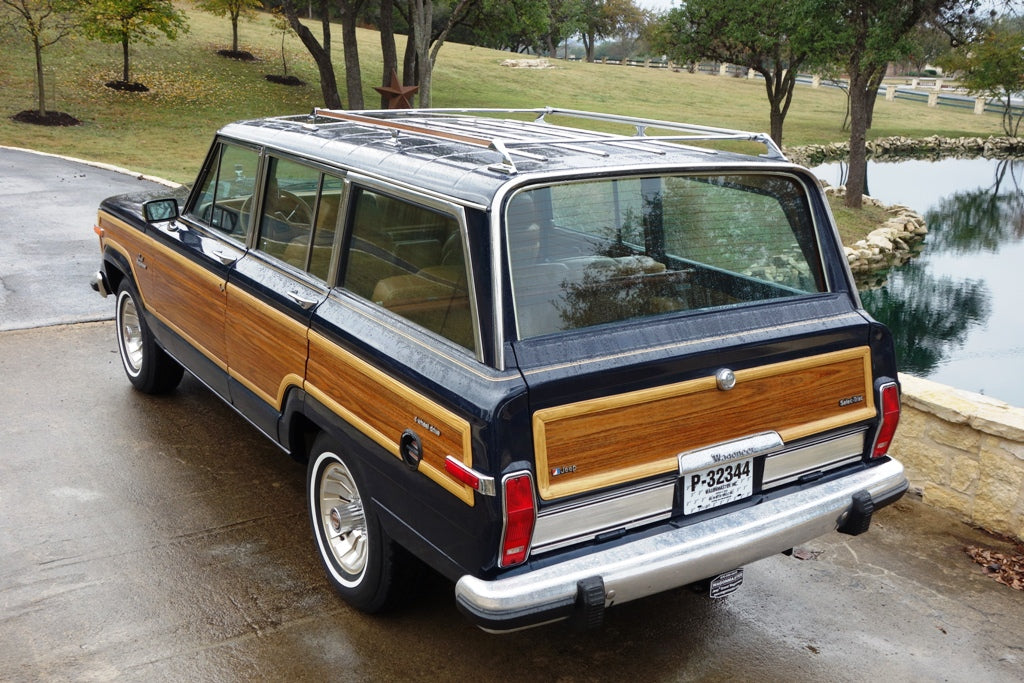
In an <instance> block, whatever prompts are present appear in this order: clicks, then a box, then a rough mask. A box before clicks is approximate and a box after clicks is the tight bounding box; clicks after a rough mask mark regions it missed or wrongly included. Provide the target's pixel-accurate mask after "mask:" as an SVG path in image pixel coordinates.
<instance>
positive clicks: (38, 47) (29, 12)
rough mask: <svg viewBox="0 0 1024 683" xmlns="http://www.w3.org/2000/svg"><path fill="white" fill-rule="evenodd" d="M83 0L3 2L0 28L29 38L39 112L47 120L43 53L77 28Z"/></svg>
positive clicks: (0, 10)
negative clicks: (17, 31) (21, 33)
mask: <svg viewBox="0 0 1024 683" xmlns="http://www.w3.org/2000/svg"><path fill="white" fill-rule="evenodd" d="M83 4H84V3H83V2H82V1H81V0H0V24H4V25H10V26H12V27H14V28H15V29H20V30H22V31H24V32H25V33H27V34H28V36H29V39H30V40H31V41H32V50H33V52H34V54H35V59H36V93H37V96H36V108H37V110H38V113H39V116H41V117H45V116H46V87H45V86H46V83H45V79H44V71H43V50H44V49H46V48H48V47H50V46H51V45H53V44H55V43H57V42H59V41H61V40H63V39H64V38H66V37H67V36H68V35H69V34H71V33H72V32H73V31H74V30H75V28H76V27H77V24H78V19H77V11H78V10H79V9H80V8H81V6H82V5H83Z"/></svg>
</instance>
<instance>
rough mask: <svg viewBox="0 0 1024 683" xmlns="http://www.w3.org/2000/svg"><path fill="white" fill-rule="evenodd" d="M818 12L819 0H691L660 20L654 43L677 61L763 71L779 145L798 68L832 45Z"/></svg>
mask: <svg viewBox="0 0 1024 683" xmlns="http://www.w3.org/2000/svg"><path fill="white" fill-rule="evenodd" d="M815 10H816V3H815V2H813V1H811V2H803V1H801V0H689V2H687V3H686V4H685V5H683V6H682V7H679V8H676V9H673V10H670V11H669V12H668V13H667V14H666V15H665V17H664V18H663V19H662V20H661V21H660V22H657V27H656V29H655V31H654V36H653V43H654V45H655V47H656V49H658V50H659V51H661V52H664V53H666V54H668V55H669V56H670V57H672V58H673V59H674V60H676V61H679V62H692V61H696V60H700V59H710V60H713V61H716V62H728V63H730V64H738V65H741V66H745V67H747V68H748V69H753V70H754V71H756V72H757V73H759V74H761V76H763V77H764V86H765V91H766V92H767V95H768V103H769V108H770V122H771V123H770V125H771V136H772V139H773V140H774V141H775V144H777V145H779V146H780V147H781V146H782V127H783V124H784V122H785V120H786V114H787V113H788V111H789V107H790V104H791V103H792V101H793V90H794V88H795V86H796V77H797V73H798V70H799V69H800V67H801V66H802V65H803V64H804V63H805V62H807V61H808V59H811V58H813V57H816V56H819V55H821V54H823V53H824V52H825V51H826V49H827V46H828V44H829V43H828V37H827V35H825V34H823V33H821V32H820V31H819V30H818V28H817V25H816V23H815V22H814V21H813V17H814V16H815Z"/></svg>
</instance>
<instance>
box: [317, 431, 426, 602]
mask: <svg viewBox="0 0 1024 683" xmlns="http://www.w3.org/2000/svg"><path fill="white" fill-rule="evenodd" d="M306 492H307V497H308V503H309V516H310V522H311V523H312V526H313V537H314V539H315V540H316V547H317V551H318V552H319V554H320V560H321V562H322V563H323V565H324V569H325V570H326V571H327V577H328V579H329V580H330V582H331V584H332V585H333V586H334V589H335V590H336V591H337V592H338V593H339V594H340V595H341V597H342V598H343V599H344V600H345V601H346V602H347V603H348V604H350V605H351V606H353V607H355V608H356V609H358V610H360V611H362V612H366V613H368V614H373V613H376V612H381V611H384V610H387V609H390V608H393V607H395V606H397V603H398V602H399V601H400V599H401V598H402V597H403V596H404V591H402V586H401V585H400V584H401V583H402V582H401V581H400V580H399V579H398V577H399V576H400V575H402V574H403V571H402V570H403V568H404V567H406V566H408V564H409V562H408V560H410V559H411V558H409V557H406V556H405V551H404V550H403V549H401V548H399V547H398V545H397V544H396V543H395V542H394V541H392V540H391V538H389V537H388V535H387V534H386V533H385V531H384V530H383V529H382V528H381V526H380V522H379V520H378V518H377V514H376V511H375V510H374V507H373V504H372V501H371V499H370V497H369V495H368V489H367V482H366V481H365V479H363V478H362V477H361V476H360V473H359V470H358V469H356V465H355V463H354V462H352V458H351V457H350V456H348V455H347V454H343V453H341V451H340V449H338V448H337V447H336V446H335V445H334V443H333V442H332V441H331V440H330V439H328V438H327V437H326V435H324V434H321V435H320V436H318V437H317V439H316V441H315V442H314V443H313V448H312V449H311V451H310V457H309V466H308V469H307V473H306Z"/></svg>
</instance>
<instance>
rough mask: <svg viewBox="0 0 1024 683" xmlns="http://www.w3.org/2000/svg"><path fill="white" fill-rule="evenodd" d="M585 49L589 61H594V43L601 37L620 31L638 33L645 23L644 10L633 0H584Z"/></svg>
mask: <svg viewBox="0 0 1024 683" xmlns="http://www.w3.org/2000/svg"><path fill="white" fill-rule="evenodd" d="M583 20H584V21H583V23H584V26H583V29H582V31H581V32H580V35H581V37H582V38H583V49H584V50H585V51H586V55H587V61H588V62H592V61H594V45H595V43H596V42H597V40H598V39H599V38H610V37H612V36H614V35H617V34H620V33H628V32H632V33H637V32H639V31H640V27H641V26H642V25H643V23H644V11H643V10H641V9H640V8H639V7H637V6H636V5H635V4H633V0H583Z"/></svg>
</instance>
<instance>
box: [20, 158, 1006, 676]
mask: <svg viewBox="0 0 1024 683" xmlns="http://www.w3.org/2000/svg"><path fill="white" fill-rule="evenodd" d="M35 162H39V163H40V164H41V165H43V166H45V167H46V168H48V169H49V170H46V171H42V172H41V173H42V174H43V175H44V176H45V174H49V176H48V177H49V178H50V179H51V180H53V181H54V183H56V184H58V185H59V186H60V187H64V186H63V185H61V183H67V187H66V188H65V189H64V190H62V191H61V192H59V193H58V194H59V196H60V204H61V205H62V206H63V207H65V208H64V210H63V211H64V214H65V215H66V216H74V217H76V218H75V219H74V220H76V221H78V224H77V225H76V226H71V225H69V224H62V225H60V226H53V225H47V224H45V220H44V219H43V218H42V217H41V215H40V214H39V212H37V211H36V209H35V207H37V206H38V205H39V204H40V203H46V202H47V201H50V202H51V203H56V201H55V199H54V198H55V197H56V196H57V195H55V194H54V192H55V191H54V190H53V189H52V188H50V187H46V183H45V182H43V183H41V184H40V186H39V187H37V189H35V190H33V189H31V188H29V187H28V186H27V185H26V181H25V180H24V176H27V175H30V173H29V167H32V166H34V165H35ZM12 169H13V170H12ZM12 173H14V174H15V175H16V176H17V177H16V178H13V179H12V178H10V177H9V176H10V175H11V174H12ZM79 174H81V175H79ZM102 175H103V174H102V173H101V172H99V171H97V170H95V169H90V168H83V167H80V166H78V165H75V164H64V163H57V162H55V161H54V160H52V159H49V158H43V157H40V158H38V159H36V158H33V157H31V156H29V157H19V158H17V159H15V160H14V161H13V162H12V160H11V153H10V152H7V151H3V150H0V207H2V208H0V245H3V246H2V251H0V276H2V277H3V281H4V282H5V283H8V284H7V289H6V290H5V294H4V298H3V299H2V300H0V311H2V315H3V321H4V325H5V327H4V330H5V331H0V378H2V383H3V384H2V386H3V390H2V393H0V416H2V418H0V680H2V681H29V680H33V681H34V680H92V681H96V680H99V681H106V680H145V681H161V680H174V681H179V680H224V681H237V680H338V681H364V680H375V681H376V680H382V681H392V680H396V681H406V680H429V681H434V680H441V681H448V680H452V681H462V680H467V681H468V680H474V681H476V680H511V679H519V680H530V681H562V682H571V681H590V680H614V681H622V680H637V681H674V680H723V681H724V680H730V681H732V680H742V681H746V680H780V679H785V680H796V681H822V680H828V681H833V680H849V681H854V680H856V681H860V680H865V679H866V680H872V679H875V680H878V679H884V680H896V681H903V680H915V681H916V680H951V681H1016V680H1022V679H1024V637H1022V627H1021V624H1022V623H1024V593H1021V592H1018V591H1014V590H1011V589H1009V588H1007V587H1005V586H1002V585H1000V584H998V583H996V582H995V581H993V580H992V579H991V578H989V577H988V576H985V575H984V574H983V572H982V570H981V568H980V567H978V566H977V565H975V564H973V563H972V562H971V560H970V559H969V558H968V557H967V556H966V555H965V554H964V553H963V551H962V548H963V546H964V545H966V544H984V545H987V546H989V547H994V548H997V549H1005V548H1007V546H1006V544H1003V543H1001V542H1000V541H999V540H998V539H993V538H990V537H988V536H987V535H985V534H983V533H981V532H979V531H977V530H974V529H971V528H969V527H966V526H964V525H962V524H960V523H958V522H956V521H955V520H953V519H952V518H951V517H949V516H948V515H946V514H944V513H939V512H936V511H934V510H932V509H930V508H927V507H925V506H923V505H922V504H921V503H920V502H917V501H915V500H913V499H907V500H905V501H902V502H900V503H898V504H897V505H896V506H893V507H890V508H887V509H885V510H883V511H882V512H880V513H879V514H878V515H877V516H876V518H875V520H874V523H873V525H872V530H871V531H870V532H869V533H868V534H866V535H863V536H859V537H856V538H851V537H847V536H839V535H832V536H829V537H826V538H823V539H821V540H819V541H816V542H814V543H811V544H808V546H806V547H804V548H801V549H798V550H799V552H798V555H799V556H801V557H803V558H804V559H802V560H801V559H796V558H789V557H783V556H778V557H773V558H769V559H767V560H763V561H761V562H758V563H755V564H753V565H751V566H749V567H748V568H747V570H746V580H745V583H744V585H743V587H742V588H741V589H740V591H739V592H738V593H735V594H734V595H732V596H729V597H728V598H725V599H723V600H719V601H714V602H712V601H709V600H707V599H705V598H704V597H703V596H699V595H695V594H693V593H690V592H689V591H687V590H678V591H673V592H670V593H667V594H664V595H660V596H655V597H653V598H650V599H646V600H642V601H638V602H635V603H631V604H627V605H621V606H616V607H614V608H613V609H612V610H610V611H609V613H608V615H607V620H606V624H605V626H604V628H602V629H601V630H598V631H595V632H589V633H579V632H575V631H571V630H568V629H566V628H565V627H564V626H560V625H552V626H546V627H542V628H539V629H534V630H530V631H525V632H521V633H515V634H510V635H505V636H492V635H488V634H486V633H483V632H482V631H479V630H477V629H476V628H474V627H472V626H470V625H469V624H468V623H467V622H466V621H465V620H464V619H463V617H462V616H461V615H460V614H459V613H458V611H457V610H456V609H455V607H454V602H453V587H452V585H451V584H450V583H447V582H446V581H444V580H441V579H439V578H437V577H434V576H430V575H427V576H425V577H423V578H422V580H421V583H420V585H419V587H418V591H417V593H418V595H417V597H416V599H415V600H414V601H413V602H412V603H411V604H410V605H408V606H406V607H405V608H404V609H402V610H400V611H398V612H396V613H394V614H389V615H386V616H378V617H370V616H365V615H362V614H360V613H358V612H355V611H353V610H351V609H350V608H348V607H347V606H346V605H345V604H344V603H342V602H341V601H340V600H339V599H337V598H336V597H335V595H334V594H333V593H332V591H331V589H330V588H329V586H328V585H327V582H326V580H325V579H324V577H323V574H322V571H321V568H320V566H319V563H318V560H317V558H316V556H315V554H314V550H313V542H312V540H311V537H310V532H309V529H308V521H307V519H306V512H305V508H304V496H303V476H304V472H303V468H302V466H301V465H298V464H296V463H294V462H292V461H291V460H289V459H288V458H287V457H285V456H284V455H282V454H281V453H280V452H279V451H278V450H277V449H276V448H275V447H274V446H273V445H271V444H270V443H269V442H267V441H266V440H264V439H263V438H262V437H261V436H259V435H258V434H257V433H256V431H255V430H254V429H253V428H251V427H250V426H249V425H248V424H247V423H246V422H245V421H244V420H242V419H241V418H240V417H238V416H237V415H236V414H234V413H233V412H232V411H231V410H230V409H229V408H228V407H226V406H225V405H223V404H222V403H221V402H219V401H218V400H217V399H215V398H213V396H212V395H211V394H210V393H209V392H208V391H207V390H206V389H205V388H204V387H203V386H202V385H200V384H199V382H197V381H195V380H194V379H191V378H189V377H186V379H185V381H184V382H183V383H182V385H181V387H180V388H179V390H178V391H176V392H175V393H173V394H171V395H170V396H166V397H161V398H154V397H148V396H144V395H141V394H139V393H137V392H135V391H133V390H132V389H131V387H130V385H129V384H128V382H127V380H126V379H125V378H124V376H123V371H122V370H121V367H120V363H119V360H118V356H117V347H116V343H115V340H114V330H113V325H112V323H110V322H109V321H100V322H75V323H74V324H61V325H53V324H52V323H54V322H65V323H66V322H73V321H80V320H94V319H97V318H100V319H103V318H109V317H110V313H111V310H112V306H113V303H112V301H111V300H110V299H107V300H103V299H100V297H98V296H97V295H95V294H94V293H93V292H92V291H91V290H89V289H88V286H87V285H86V284H85V282H84V281H83V280H82V277H83V276H82V274H81V273H79V272H78V271H79V270H81V272H84V273H85V281H87V279H88V274H89V273H91V272H92V270H94V269H95V266H96V262H97V261H96V259H97V253H96V252H97V249H96V245H95V242H94V241H93V240H92V239H90V238H92V233H91V230H90V227H91V221H92V212H93V211H94V209H95V199H96V194H88V196H86V193H85V192H82V193H81V194H80V193H79V191H78V187H79V182H80V180H79V179H81V178H88V179H90V180H95V182H96V183H97V185H99V186H102V185H103V183H104V181H103V179H102ZM62 178H63V179H65V180H61V179H62ZM44 179H45V177H44ZM121 181H124V179H123V178H116V177H114V178H112V179H111V184H110V186H109V187H107V190H108V191H101V192H98V195H99V196H103V195H105V194H111V193H112V192H116V191H119V190H120V187H121V186H122V182H121ZM128 184H132V183H128ZM100 189H102V187H95V188H91V189H90V192H93V191H94V190H100ZM11 192H15V193H16V195H17V196H16V197H12V195H11ZM27 226H32V230H31V231H30V232H28V233H26V228H27ZM61 231H67V232H66V233H65V234H67V235H69V236H71V237H68V238H67V239H68V241H69V242H76V241H77V240H78V238H79V237H80V236H81V235H80V233H81V232H85V233H86V237H85V238H84V239H83V240H82V246H74V245H72V244H69V245H67V246H68V247H69V248H70V251H69V252H67V253H62V255H60V256H57V255H52V256H50V257H47V256H46V254H45V253H37V250H49V249H50V248H51V247H45V246H43V245H44V244H47V243H52V242H54V241H60V237H59V235H60V233H61ZM41 234H45V235H47V236H48V237H47V240H46V241H40V240H38V239H37V236H38V235H41ZM23 259H27V260H30V261H32V262H33V263H36V264H38V265H37V266H36V268H38V269H41V270H43V271H45V273H43V272H38V273H35V275H38V276H40V277H41V282H43V283H49V289H48V290H47V291H53V292H64V291H65V290H76V291H77V289H80V288H82V287H83V286H84V287H85V291H86V292H87V293H88V294H89V296H91V297H94V298H95V301H89V302H88V304H87V305H88V308H87V309H86V308H85V307H84V306H83V307H79V304H78V301H79V299H78V298H77V296H76V297H70V296H69V297H68V298H66V299H64V298H61V299H60V300H59V301H56V302H52V304H53V305H48V306H42V305H38V304H36V303H34V302H33V301H32V299H33V297H36V296H40V295H39V294H36V293H35V291H36V290H35V289H34V288H29V287H23V286H20V283H21V282H22V280H21V279H20V277H19V278H15V277H12V274H17V273H21V272H23V271H24V269H25V268H24V263H23V262H22V260H23ZM69 263H73V264H75V269H74V271H75V272H72V269H71V268H69V267H68V264H69ZM79 263H80V264H81V268H80V269H79V267H78V264H79ZM12 282H13V283H14V285H15V286H11V285H10V284H9V283H12ZM58 296H63V294H60V295H58ZM26 297H27V298H26ZM47 303H48V304H50V303H51V302H47ZM93 304H95V306H93ZM9 315H11V317H9ZM15 319H16V320H18V323H17V324H15V325H8V321H10V320H15ZM14 327H16V328H19V329H12V328H14Z"/></svg>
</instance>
